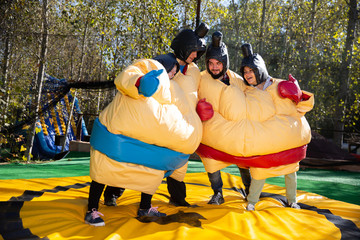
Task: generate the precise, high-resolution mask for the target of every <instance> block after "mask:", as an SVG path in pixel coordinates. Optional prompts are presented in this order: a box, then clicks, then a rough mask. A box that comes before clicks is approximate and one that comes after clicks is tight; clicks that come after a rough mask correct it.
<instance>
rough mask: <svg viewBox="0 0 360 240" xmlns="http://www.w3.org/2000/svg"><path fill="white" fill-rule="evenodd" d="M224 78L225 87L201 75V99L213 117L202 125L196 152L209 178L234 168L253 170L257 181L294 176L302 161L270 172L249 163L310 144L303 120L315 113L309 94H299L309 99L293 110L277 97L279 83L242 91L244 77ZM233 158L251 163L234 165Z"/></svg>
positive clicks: (231, 73) (292, 105)
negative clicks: (222, 170)
mask: <svg viewBox="0 0 360 240" xmlns="http://www.w3.org/2000/svg"><path fill="white" fill-rule="evenodd" d="M226 74H227V75H228V77H229V78H230V85H229V86H227V85H225V84H223V83H222V82H220V81H219V80H215V79H213V78H212V77H211V75H210V74H209V73H208V71H203V72H201V81H200V86H199V98H200V99H201V98H206V101H208V102H209V103H211V104H212V106H213V109H214V116H213V117H212V118H211V119H210V120H208V121H205V122H203V131H204V132H203V138H202V145H201V146H200V147H199V149H198V151H197V153H198V154H199V155H200V156H202V160H203V163H204V165H205V169H206V171H207V172H210V173H212V172H215V171H217V170H220V169H222V168H224V167H226V166H228V165H230V164H234V163H235V164H238V165H239V166H241V167H251V175H252V177H253V178H255V179H264V178H267V177H270V176H277V175H284V174H287V173H291V172H294V171H297V170H298V162H299V161H300V160H301V159H299V160H297V161H296V162H295V163H291V164H285V165H284V163H286V162H284V163H281V162H280V163H277V164H276V167H269V165H267V164H266V162H264V166H266V168H264V166H259V165H255V166H254V165H252V163H251V159H252V157H255V158H256V157H258V156H273V155H271V154H277V153H279V152H283V151H285V150H291V149H299V148H300V150H301V148H303V147H304V145H306V144H307V143H309V142H310V140H311V130H310V126H309V124H308V122H307V121H306V119H305V117H304V114H305V113H306V112H308V111H309V110H311V109H312V107H313V104H314V96H313V94H311V93H308V92H305V91H303V93H305V94H307V95H308V96H310V98H309V99H308V100H307V101H302V102H300V103H298V104H297V105H295V104H294V103H293V102H292V101H291V100H290V99H288V98H282V97H280V96H279V94H278V90H277V86H278V84H279V82H281V81H283V80H280V79H271V81H272V82H273V83H272V85H270V86H269V87H268V88H267V89H266V90H265V91H263V90H259V89H257V88H255V87H252V86H248V85H246V84H245V83H244V81H243V79H242V77H240V76H239V75H238V74H236V73H234V72H233V71H231V70H227V72H226ZM204 147H210V148H212V149H211V150H212V151H215V152H218V153H219V152H220V153H221V154H222V156H223V157H221V159H220V158H217V157H215V155H216V154H206V152H207V151H208V150H209V148H205V149H204ZM305 151H306V148H305ZM285 153H286V152H285ZM221 154H220V155H221ZM290 155H291V154H290ZM233 157H234V159H235V161H230V162H231V163H229V161H228V160H229V159H226V158H233ZM236 157H240V158H238V159H241V160H247V159H249V160H250V161H246V163H245V162H243V161H241V160H240V161H239V162H238V163H237V162H236ZM242 157H244V158H242ZM219 160H220V161H219ZM257 160H259V159H257ZM261 161H262V160H261V158H260V162H261ZM264 161H265V160H264Z"/></svg>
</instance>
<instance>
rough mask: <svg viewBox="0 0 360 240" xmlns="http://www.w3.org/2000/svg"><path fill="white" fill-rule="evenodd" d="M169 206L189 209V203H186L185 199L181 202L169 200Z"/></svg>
mask: <svg viewBox="0 0 360 240" xmlns="http://www.w3.org/2000/svg"><path fill="white" fill-rule="evenodd" d="M169 204H172V205H174V206H176V207H189V206H190V203H188V202H187V201H186V200H185V199H183V200H181V201H174V200H173V199H172V198H170V201H169Z"/></svg>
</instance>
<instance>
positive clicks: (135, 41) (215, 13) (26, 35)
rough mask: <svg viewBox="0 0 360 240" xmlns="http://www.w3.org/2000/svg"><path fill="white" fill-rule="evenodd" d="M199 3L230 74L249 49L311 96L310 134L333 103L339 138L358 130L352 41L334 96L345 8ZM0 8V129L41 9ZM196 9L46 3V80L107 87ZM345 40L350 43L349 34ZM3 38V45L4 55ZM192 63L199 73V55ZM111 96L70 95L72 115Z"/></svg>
mask: <svg viewBox="0 0 360 240" xmlns="http://www.w3.org/2000/svg"><path fill="white" fill-rule="evenodd" d="M263 3H265V11H263V10H264V8H263ZM201 4H202V5H201V11H200V15H201V21H202V22H205V23H207V24H208V25H209V26H210V32H209V34H208V36H207V40H208V42H210V36H211V34H212V33H213V32H214V31H216V30H219V31H221V32H222V33H223V34H224V42H225V43H226V44H227V46H228V50H229V56H230V68H231V69H232V70H234V71H235V72H239V69H240V63H241V59H242V53H241V50H240V46H241V45H242V44H243V43H245V42H248V43H251V44H252V46H253V49H254V52H257V53H260V54H261V55H262V57H263V58H264V60H265V62H266V63H267V68H268V71H269V73H270V75H271V76H274V77H276V78H283V79H287V77H288V74H289V73H291V74H292V75H293V76H294V77H295V78H297V79H298V80H299V82H300V86H301V87H302V89H304V90H307V91H310V92H313V93H314V94H315V100H316V101H315V107H314V109H313V110H312V111H311V112H310V113H309V114H307V119H308V120H309V122H310V124H311V126H312V128H313V129H323V130H324V129H325V130H331V128H332V127H333V121H334V118H336V117H337V116H335V109H336V106H338V105H339V104H344V106H345V110H344V114H343V116H342V117H343V121H344V123H345V127H346V128H347V129H346V131H353V132H358V131H359V117H360V116H359V112H360V109H359V108H360V103H359V101H360V99H359V98H360V96H359V90H360V86H359V84H360V83H359V79H360V70H359V69H360V60H359V59H360V58H359V56H360V48H359V42H360V39H359V37H357V39H356V40H355V41H354V45H353V49H352V62H351V66H350V69H349V70H350V84H349V90H348V99H347V102H341V101H339V100H338V98H337V96H338V95H339V89H340V86H341V85H342V83H343V81H345V80H344V79H342V76H339V71H340V68H341V63H342V61H343V60H342V54H343V51H344V48H345V42H346V37H347V32H346V31H347V23H348V20H349V16H348V11H349V5H348V4H347V1H343V0H330V1H319V0H311V1H310V0H307V1H299V0H275V1H270V0H266V1H264V0H251V1H248V0H229V1H218V0H207V1H201ZM0 7H1V9H0V11H1V14H0V23H1V26H2V27H1V33H2V34H1V41H0V44H1V45H0V46H1V51H0V57H1V60H2V69H3V70H4V69H6V70H7V77H6V79H5V75H4V74H3V73H4V71H2V74H1V75H0V79H1V82H0V90H1V91H0V96H1V101H0V111H1V114H2V115H3V116H4V119H3V121H5V122H4V125H8V124H11V123H13V122H15V121H16V120H18V119H19V118H21V116H23V115H24V114H25V113H26V107H25V106H26V105H27V103H28V102H29V101H30V96H31V94H32V90H31V89H33V88H34V80H35V79H36V73H37V70H38V60H39V59H38V58H39V48H40V39H41V29H42V26H41V17H40V16H41V3H40V1H25V0H15V1H5V3H4V4H1V5H0ZM196 7H197V1H195V0H186V1H182V0H155V1H141V0H127V1H116V0H97V1H91V0H80V1H79V0H60V1H49V17H48V22H49V38H48V39H49V43H48V51H47V61H46V73H48V74H50V75H53V76H55V77H57V78H65V79H67V80H68V81H75V80H78V79H79V76H81V77H80V79H79V80H80V81H106V80H111V79H113V78H114V77H115V76H116V75H117V74H118V73H119V72H120V71H122V70H123V69H124V67H126V66H127V65H129V64H130V63H131V62H133V61H134V60H135V59H138V58H152V57H154V56H156V55H158V54H163V53H166V52H169V51H171V49H170V44H171V40H172V39H173V38H174V36H175V35H176V34H177V32H178V31H179V30H180V29H181V28H191V29H194V28H195V27H196V26H195V23H196ZM262 19H264V21H262ZM85 30H86V31H85ZM84 34H86V36H85V42H84V43H83V42H82V40H83V38H84ZM355 36H359V28H357V29H356V34H355ZM6 41H9V45H8V46H11V48H10V54H9V55H8V56H6V52H5V47H6ZM83 45H84V53H83V52H82V47H83ZM6 57H7V58H8V65H7V66H5V65H4V64H5V63H4V61H5V58H6ZM82 57H84V64H83V69H82V73H80V71H79V69H80V64H81V59H82ZM198 65H199V66H200V68H201V69H205V65H204V62H203V58H202V59H200V61H199V62H198ZM80 74H81V75H80ZM113 95H114V93H113V91H108V92H101V93H99V92H91V91H86V92H85V91H80V92H79V94H78V96H79V101H80V106H81V109H82V110H83V112H85V113H91V114H97V113H98V111H100V110H101V109H103V108H104V107H105V106H106V105H107V103H108V102H110V101H111V100H112V98H113ZM88 121H90V122H91V120H88Z"/></svg>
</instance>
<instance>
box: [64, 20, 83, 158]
mask: <svg viewBox="0 0 360 240" xmlns="http://www.w3.org/2000/svg"><path fill="white" fill-rule="evenodd" d="M88 23H89V14H87V16H86V23H85V28H84V36H83V39H82V46H81V60H80V67H79V74H78V79H77V82H80V81H81V77H82V72H83V68H84V58H85V46H86V37H87V30H88V25H89V24H88ZM77 92H78V91H77V90H75V93H74V96H73V99H72V101H71V104H70V113H69V116H68V121H67V123H66V130H65V141H64V142H63V144H62V146H61V152H63V151H64V149H65V145H66V137H67V135H68V132H69V129H70V125H71V118H72V115H73V112H74V105H75V99H76V97H77Z"/></svg>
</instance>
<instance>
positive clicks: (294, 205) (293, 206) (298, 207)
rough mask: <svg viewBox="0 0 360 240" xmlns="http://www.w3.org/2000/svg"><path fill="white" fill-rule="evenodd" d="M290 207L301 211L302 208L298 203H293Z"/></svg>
mask: <svg viewBox="0 0 360 240" xmlns="http://www.w3.org/2000/svg"><path fill="white" fill-rule="evenodd" d="M290 207H291V208H294V209H301V208H300V206H299V204H297V203H296V202H293V203H291V204H290Z"/></svg>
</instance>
